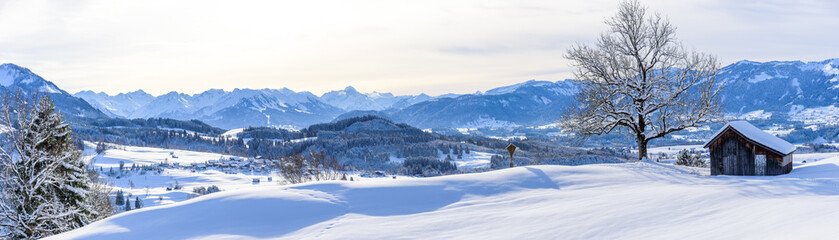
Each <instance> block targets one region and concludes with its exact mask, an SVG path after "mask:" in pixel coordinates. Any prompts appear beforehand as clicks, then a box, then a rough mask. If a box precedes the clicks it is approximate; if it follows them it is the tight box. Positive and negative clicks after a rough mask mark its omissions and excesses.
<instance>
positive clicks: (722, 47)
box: [0, 0, 839, 95]
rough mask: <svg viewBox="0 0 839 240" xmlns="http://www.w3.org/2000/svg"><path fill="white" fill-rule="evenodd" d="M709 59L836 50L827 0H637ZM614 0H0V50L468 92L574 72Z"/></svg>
mask: <svg viewBox="0 0 839 240" xmlns="http://www.w3.org/2000/svg"><path fill="white" fill-rule="evenodd" d="M641 3H642V4H644V5H646V6H648V7H649V9H650V10H651V11H654V12H659V13H661V14H663V15H665V16H667V17H668V18H669V19H670V21H671V23H672V24H674V25H675V26H677V28H678V30H677V32H676V36H677V38H678V39H679V40H680V41H682V43H683V44H684V45H685V46H687V47H689V48H692V49H695V50H697V51H702V52H707V53H710V54H713V55H716V56H717V57H718V58H719V59H720V62H721V64H723V65H727V64H730V63H733V62H736V61H739V60H745V59H747V60H753V61H772V60H803V61H820V60H825V59H830V58H839V31H837V29H839V2H837V1H831V0H824V1H814V0H811V1H808V0H760V1H758V0H738V1H728V0H708V1H699V0H684V1H668V0H642V1H641ZM617 5H618V1H617V0H587V1H566V0H552V1H546V0H537V1H531V0H515V1H496V0H476V1H457V0H442V1H438V0H423V1H399V0H383V1H367V0H364V1H349V0H343V1H323V0H306V1H283V0H278V1H247V0H244V1H206V0H203V1H171V0H164V1H157V0H143V1H131V0H127V1H113V0H101V1H99V0H92V1H86V0H79V1H40V0H32V1H23V0H21V1H8V0H0V62H11V63H15V64H18V65H21V66H24V67H27V68H29V69H31V70H32V71H33V72H35V73H37V74H39V75H41V76H42V77H44V78H45V79H47V80H50V81H52V82H54V83H56V84H57V85H58V86H59V87H61V88H63V89H65V90H67V91H69V92H77V91H81V90H93V91H96V92H100V91H104V92H106V93H109V94H116V93H120V92H128V91H134V90H137V89H143V90H145V91H146V92H148V93H151V94H153V95H160V94H164V93H167V92H170V91H178V92H183V93H198V92H202V91H205V90H207V89H210V88H220V89H225V90H232V89H234V88H283V87H288V88H290V89H292V90H295V91H310V92H312V93H315V94H321V93H323V92H326V91H330V90H337V89H343V88H344V87H346V86H350V85H351V86H354V87H355V88H356V89H358V90H360V91H362V92H372V91H378V92H393V93H395V94H418V93H421V92H422V93H428V94H431V95H438V94H444V93H471V92H475V91H485V90H487V89H491V88H494V87H499V86H504V85H509V84H514V83H518V82H523V81H526V80H530V79H537V80H549V81H557V80H562V79H566V78H572V77H573V68H571V64H570V63H569V61H567V60H566V59H564V58H563V55H564V53H565V51H566V49H568V48H569V47H570V46H572V45H573V44H574V43H591V42H593V41H595V40H596V38H597V36H598V35H599V34H600V33H601V32H603V31H605V30H606V26H605V24H604V23H603V21H604V19H605V18H607V17H610V16H612V15H614V13H615V12H616V9H617Z"/></svg>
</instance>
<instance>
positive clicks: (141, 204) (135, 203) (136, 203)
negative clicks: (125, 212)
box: [134, 197, 143, 209]
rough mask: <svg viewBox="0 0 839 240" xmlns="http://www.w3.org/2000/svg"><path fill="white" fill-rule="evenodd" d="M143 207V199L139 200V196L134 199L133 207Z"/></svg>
mask: <svg viewBox="0 0 839 240" xmlns="http://www.w3.org/2000/svg"><path fill="white" fill-rule="evenodd" d="M141 207H143V201H142V200H140V197H137V198H135V199H134V209H140V208H141Z"/></svg>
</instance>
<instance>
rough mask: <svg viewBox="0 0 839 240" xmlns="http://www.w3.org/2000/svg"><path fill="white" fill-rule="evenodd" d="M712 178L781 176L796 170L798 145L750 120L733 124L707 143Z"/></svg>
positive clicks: (726, 126) (721, 130) (724, 127)
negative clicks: (796, 148) (794, 168)
mask: <svg viewBox="0 0 839 240" xmlns="http://www.w3.org/2000/svg"><path fill="white" fill-rule="evenodd" d="M705 148H708V149H709V150H710V152H711V175H747V176H764V175H781V174H787V173H789V172H790V171H792V153H793V152H795V146H794V145H792V144H790V143H789V142H787V141H784V140H783V139H780V138H778V137H776V136H773V135H771V134H769V133H766V132H764V131H761V130H760V129H758V128H757V127H755V126H754V125H752V124H750V123H748V122H746V121H736V122H730V123H728V124H726V125H725V126H723V128H722V129H720V130H719V131H718V132H717V133H716V134H714V135H713V137H712V138H711V139H710V140H708V142H706V143H705Z"/></svg>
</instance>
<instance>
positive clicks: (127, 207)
mask: <svg viewBox="0 0 839 240" xmlns="http://www.w3.org/2000/svg"><path fill="white" fill-rule="evenodd" d="M125 211H126V212H128V211H131V199H130V198H129V199H125Z"/></svg>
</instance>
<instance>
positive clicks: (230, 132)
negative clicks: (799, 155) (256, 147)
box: [221, 128, 245, 138]
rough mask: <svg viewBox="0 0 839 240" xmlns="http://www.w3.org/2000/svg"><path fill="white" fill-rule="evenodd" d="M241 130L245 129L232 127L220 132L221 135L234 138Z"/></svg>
mask: <svg viewBox="0 0 839 240" xmlns="http://www.w3.org/2000/svg"><path fill="white" fill-rule="evenodd" d="M242 131H245V129H244V128H234V129H230V130H228V131H227V132H224V133H222V134H221V136H223V137H231V138H235V137H237V136H238V135H239V133H242Z"/></svg>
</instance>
